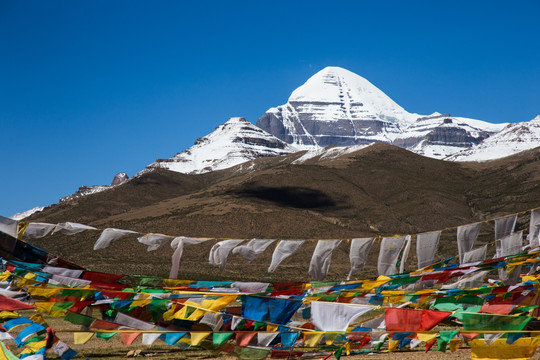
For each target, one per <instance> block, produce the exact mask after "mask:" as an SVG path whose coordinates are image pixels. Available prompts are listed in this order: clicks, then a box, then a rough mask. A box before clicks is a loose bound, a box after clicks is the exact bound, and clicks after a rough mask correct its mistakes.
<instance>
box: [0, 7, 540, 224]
mask: <svg viewBox="0 0 540 360" xmlns="http://www.w3.org/2000/svg"><path fill="white" fill-rule="evenodd" d="M538 14H540V2H539V1H537V0H531V1H518V2H513V3H510V2H507V1H505V2H502V1H414V0H411V1H369V2H368V1H341V2H329V1H302V2H301V1H297V2H289V1H283V2H280V1H267V2H258V1H246V2H235V1H232V2H231V1H228V2H217V1H216V2H204V1H189V2H188V1H133V0H130V1H105V0H102V1H99V0H98V1H68V0H65V1H15V0H4V1H0V124H1V128H0V129H1V130H0V140H1V141H0V144H1V145H0V149H1V150H2V173H1V176H0V215H4V216H10V215H12V214H13V213H15V212H19V211H24V210H27V209H29V208H32V207H34V206H38V205H48V204H52V203H55V202H57V200H58V199H59V198H60V197H61V196H65V195H69V194H71V193H73V192H74V191H75V190H76V189H77V188H78V187H79V186H81V185H94V184H109V183H110V181H111V180H112V178H113V176H114V174H116V173H118V172H121V171H124V172H127V173H128V174H129V176H132V175H133V174H134V173H136V172H138V171H140V170H142V169H143V168H144V167H145V166H146V165H148V164H150V163H151V162H153V161H154V160H155V159H156V158H167V157H171V156H172V155H174V154H175V153H177V152H181V151H183V150H184V149H186V148H188V147H189V146H191V145H192V144H193V142H194V141H195V140H196V138H198V137H200V136H204V135H206V134H208V133H209V132H211V131H212V130H213V129H214V128H215V127H216V126H217V125H219V124H221V123H223V122H225V121H226V120H227V118H228V117H230V116H244V117H246V118H247V119H248V120H250V121H251V122H253V123H255V122H256V120H257V118H258V117H260V116H261V115H262V114H263V113H264V112H265V111H266V110H267V109H268V108H270V107H272V106H277V105H281V104H283V103H285V102H286V101H287V98H288V96H289V95H290V93H291V92H292V91H293V90H294V89H295V88H296V87H298V86H300V85H301V84H302V83H304V82H305V81H306V80H307V79H308V78H309V77H310V76H311V75H313V74H314V73H315V72H317V71H318V70H320V69H322V68H324V67H325V66H328V65H333V66H341V67H344V68H347V69H349V70H351V71H353V72H355V73H357V74H359V75H361V76H363V77H365V78H367V79H368V80H369V81H371V82H372V83H373V84H374V85H376V86H377V87H379V88H380V89H381V90H383V91H384V92H385V93H386V94H387V95H389V96H390V97H391V98H392V99H394V100H395V101H396V102H397V103H398V104H400V105H401V106H403V107H404V108H405V109H406V110H408V111H410V112H417V113H420V114H430V113H432V112H434V111H439V112H443V113H451V114H452V115H455V116H465V117H472V118H477V119H482V120H486V121H491V122H519V121H527V120H530V119H532V118H533V117H534V116H536V115H538V114H540V40H539V39H540V27H539V26H538ZM69 220H70V219H66V221H69Z"/></svg>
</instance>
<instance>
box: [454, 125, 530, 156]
mask: <svg viewBox="0 0 540 360" xmlns="http://www.w3.org/2000/svg"><path fill="white" fill-rule="evenodd" d="M538 146H540V115H538V116H536V117H535V118H534V119H532V120H530V121H525V122H520V123H515V124H509V125H506V127H504V128H503V129H502V130H501V131H500V132H498V133H497V134H495V135H493V136H491V137H489V138H487V139H485V140H484V141H482V142H481V143H479V144H478V145H476V146H473V147H472V148H470V149H466V150H463V151H460V152H458V153H456V154H453V155H450V156H448V157H447V158H446V159H445V160H451V161H486V160H494V159H499V158H502V157H506V156H509V155H513V154H517V153H519V152H522V151H525V150H530V149H533V148H535V147H538Z"/></svg>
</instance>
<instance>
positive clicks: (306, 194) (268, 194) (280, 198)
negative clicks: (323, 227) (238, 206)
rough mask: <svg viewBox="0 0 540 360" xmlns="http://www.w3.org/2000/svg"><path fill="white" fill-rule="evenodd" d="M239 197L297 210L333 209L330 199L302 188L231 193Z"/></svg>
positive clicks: (269, 188)
mask: <svg viewBox="0 0 540 360" xmlns="http://www.w3.org/2000/svg"><path fill="white" fill-rule="evenodd" d="M233 194H234V195H237V196H240V197H250V198H256V199H260V200H266V201H271V202H273V203H275V204H277V205H279V206H287V207H294V208H299V209H315V208H328V207H335V206H336V203H335V201H334V200H332V198H330V197H329V196H328V195H326V194H325V193H323V192H322V191H319V190H313V189H309V188H304V187H297V186H294V187H293V186H286V187H279V188H275V187H267V186H258V187H251V188H247V189H243V190H237V191H234V192H233Z"/></svg>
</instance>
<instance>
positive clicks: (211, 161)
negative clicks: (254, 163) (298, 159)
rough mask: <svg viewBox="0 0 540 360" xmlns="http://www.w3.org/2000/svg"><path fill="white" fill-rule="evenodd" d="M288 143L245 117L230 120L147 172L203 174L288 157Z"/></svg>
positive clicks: (158, 160) (150, 167) (152, 166)
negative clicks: (155, 169) (272, 157)
mask: <svg viewBox="0 0 540 360" xmlns="http://www.w3.org/2000/svg"><path fill="white" fill-rule="evenodd" d="M293 150H294V149H292V148H291V147H290V146H289V145H288V144H286V143H285V142H283V141H281V140H280V139H278V138H276V137H274V136H272V135H271V134H269V133H267V132H266V131H264V130H262V129H260V128H258V127H256V126H255V125H253V124H252V123H250V122H249V121H247V120H246V119H245V118H243V117H231V118H229V119H228V120H227V121H226V122H225V123H224V124H221V125H219V126H217V127H216V129H215V130H214V131H213V132H211V133H210V134H208V135H206V136H203V137H201V138H199V139H197V140H196V141H195V144H194V145H193V146H192V147H190V148H189V149H187V150H186V151H184V152H182V153H178V154H176V155H175V156H173V157H172V158H170V159H157V160H156V161H155V162H154V163H152V164H150V165H149V166H147V169H153V168H165V169H169V170H171V171H176V172H181V173H204V172H208V171H212V170H220V169H225V168H229V167H232V166H235V165H238V164H241V163H243V162H246V161H249V160H252V159H255V158H258V157H268V156H279V155H285V154H289V153H291V152H292V151H293Z"/></svg>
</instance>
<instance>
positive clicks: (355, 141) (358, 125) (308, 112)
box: [257, 66, 418, 146]
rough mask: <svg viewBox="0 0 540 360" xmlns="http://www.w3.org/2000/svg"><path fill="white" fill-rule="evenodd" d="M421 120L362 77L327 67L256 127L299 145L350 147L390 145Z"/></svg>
mask: <svg viewBox="0 0 540 360" xmlns="http://www.w3.org/2000/svg"><path fill="white" fill-rule="evenodd" d="M417 117H418V115H417V114H411V113H408V112H407V111H405V110H404V109H403V108H402V107H401V106H399V105H398V104H397V103H395V102H394V101H393V100H392V99H390V97H388V96H387V95H386V94H385V93H384V92H382V91H381V90H379V89H378V88H377V87H376V86H375V85H373V84H372V83H370V82H369V81H368V80H366V79H364V78H363V77H361V76H360V75H357V74H355V73H353V72H351V71H349V70H347V69H343V68H340V67H337V66H328V67H325V68H324V69H322V70H321V71H319V72H317V73H316V74H315V75H313V76H311V77H310V78H309V79H308V80H307V81H306V82H305V83H304V84H303V85H302V86H300V87H299V88H297V89H296V90H294V91H293V92H292V94H291V96H290V97H289V100H288V102H287V103H286V104H284V105H281V106H278V107H275V108H271V109H269V110H268V111H267V112H266V114H264V115H263V116H262V117H261V118H260V119H259V120H258V121H257V126H259V127H261V128H262V129H264V130H266V131H268V132H269V133H271V134H272V135H274V136H276V137H278V138H279V139H282V140H284V141H285V142H287V143H290V144H294V145H301V146H305V145H308V146H327V145H337V146H349V145H361V144H366V143H371V142H373V141H385V142H391V141H392V140H393V139H394V138H395V137H396V136H397V135H398V134H400V133H401V128H404V127H406V126H408V125H409V124H411V123H413V122H414V121H415V120H416V118H417Z"/></svg>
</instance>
